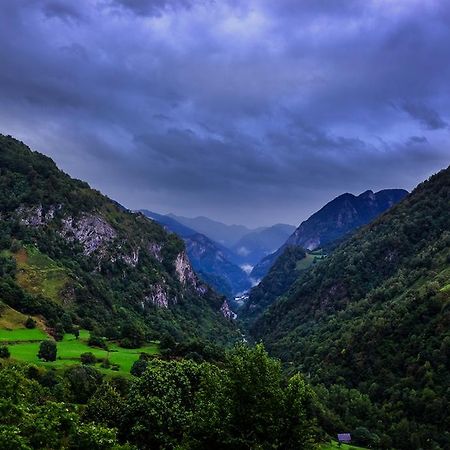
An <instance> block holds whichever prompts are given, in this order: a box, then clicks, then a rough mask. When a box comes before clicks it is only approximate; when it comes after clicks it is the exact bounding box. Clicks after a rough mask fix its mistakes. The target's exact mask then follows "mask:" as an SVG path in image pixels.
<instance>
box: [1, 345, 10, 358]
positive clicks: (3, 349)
mask: <svg viewBox="0 0 450 450" xmlns="http://www.w3.org/2000/svg"><path fill="white" fill-rule="evenodd" d="M10 356H11V354H10V353H9V348H8V347H7V346H6V345H2V346H1V347H0V358H3V359H6V358H9V357H10Z"/></svg>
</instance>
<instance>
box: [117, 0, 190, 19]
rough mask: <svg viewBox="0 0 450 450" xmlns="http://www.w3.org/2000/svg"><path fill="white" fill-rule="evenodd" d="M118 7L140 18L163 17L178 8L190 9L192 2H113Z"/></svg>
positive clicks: (152, 0) (153, 0)
mask: <svg viewBox="0 0 450 450" xmlns="http://www.w3.org/2000/svg"><path fill="white" fill-rule="evenodd" d="M113 3H115V4H116V5H118V6H121V7H123V8H126V9H128V10H130V11H132V12H134V13H135V14H137V15H140V16H161V15H162V14H164V13H165V12H168V11H170V10H172V11H173V10H176V9H177V8H190V7H191V6H192V3H193V1H191V0H113Z"/></svg>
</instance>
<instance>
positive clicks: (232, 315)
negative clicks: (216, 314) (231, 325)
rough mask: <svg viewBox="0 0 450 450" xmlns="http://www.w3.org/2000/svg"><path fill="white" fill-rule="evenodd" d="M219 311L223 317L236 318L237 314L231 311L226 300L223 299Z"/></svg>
mask: <svg viewBox="0 0 450 450" xmlns="http://www.w3.org/2000/svg"><path fill="white" fill-rule="evenodd" d="M220 312H221V313H222V315H223V317H225V319H229V320H234V319H236V318H237V314H236V313H235V312H233V311H231V309H230V306H229V305H228V302H227V301H226V300H224V301H223V303H222V306H221V307H220Z"/></svg>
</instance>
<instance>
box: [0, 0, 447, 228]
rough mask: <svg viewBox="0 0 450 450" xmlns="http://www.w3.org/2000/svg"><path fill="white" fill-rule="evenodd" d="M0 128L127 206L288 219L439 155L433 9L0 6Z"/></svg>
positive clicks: (440, 30) (425, 170) (150, 2)
mask: <svg viewBox="0 0 450 450" xmlns="http://www.w3.org/2000/svg"><path fill="white" fill-rule="evenodd" d="M0 40H1V45H0V132H1V133H3V134H10V135H13V136H14V137H17V138H19V139H21V140H22V141H24V142H25V143H26V144H28V145H29V146H30V147H31V148H33V149H34V150H38V151H40V152H42V153H45V154H47V155H49V156H50V157H52V158H53V159H54V160H55V162H56V163H57V164H58V165H59V167H60V168H62V169H63V170H64V171H66V172H68V173H69V174H70V175H72V176H74V177H76V178H80V179H83V180H86V181H88V182H89V183H90V184H91V186H93V187H95V188H97V189H99V190H101V191H102V192H103V193H105V194H107V195H108V196H110V197H111V198H113V199H115V200H117V201H119V202H120V203H122V204H123V205H124V206H126V207H128V208H131V209H139V208H146V209H150V210H153V211H155V212H159V213H169V212H173V213H176V214H179V215H184V216H188V217H194V216H198V215H205V216H208V217H211V218H214V219H218V220H221V221H223V222H225V223H240V224H245V225H248V226H259V225H270V224H273V223H279V222H284V223H290V224H294V225H297V224H298V223H300V222H301V221H302V220H304V219H306V218H307V217H308V216H309V215H310V214H311V213H313V212H315V211H316V210H318V209H319V208H320V207H322V206H323V205H324V204H325V203H326V202H328V201H329V200H331V199H332V198H334V197H336V196H337V195H340V194H342V193H344V192H352V193H354V194H358V193H361V192H363V191H365V190H367V189H372V190H374V191H376V190H380V189H385V188H406V189H409V190H410V189H412V188H413V187H414V186H415V185H416V184H417V183H418V182H420V181H422V180H424V179H426V178H427V177H428V176H430V175H431V174H432V173H434V172H436V171H438V170H440V169H442V168H444V167H447V166H448V165H449V164H450V128H449V124H450V89H449V80H450V45H449V42H450V3H449V2H445V1H432V0H360V1H355V0H346V1H343V0H333V1H328V0H276V1H274V0H247V1H238V0H220V1H219V0H217V1H215V0H77V1H76V2H75V1H72V0H65V1H63V0H14V1H10V0H0Z"/></svg>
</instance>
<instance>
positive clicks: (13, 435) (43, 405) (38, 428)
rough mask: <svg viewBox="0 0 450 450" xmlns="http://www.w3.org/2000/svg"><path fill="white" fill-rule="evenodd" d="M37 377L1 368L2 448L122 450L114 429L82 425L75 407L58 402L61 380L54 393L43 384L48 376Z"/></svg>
mask: <svg viewBox="0 0 450 450" xmlns="http://www.w3.org/2000/svg"><path fill="white" fill-rule="evenodd" d="M34 376H35V377H37V378H38V379H33V378H30V377H29V376H27V370H26V367H20V366H16V365H14V366H12V365H10V366H6V367H0V385H1V386H2V389H1V390H0V448H1V449H5V450H17V449H20V450H30V449H59V448H67V449H80V450H81V449H83V450H85V449H88V448H89V449H99V450H106V449H112V448H121V447H120V446H119V443H118V442H117V439H116V432H115V431H114V430H113V429H109V428H106V427H105V426H101V425H98V424H95V423H82V422H81V417H80V415H79V414H78V412H77V409H76V408H73V407H72V405H70V404H68V403H63V402H61V401H58V400H57V399H56V397H55V393H56V392H58V387H59V384H58V383H62V380H61V381H56V385H53V388H52V390H51V389H49V388H47V387H44V386H43V385H41V384H40V382H43V381H44V378H45V374H44V375H41V374H40V373H35V374H34ZM124 448H128V449H130V447H129V446H128V447H124Z"/></svg>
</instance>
